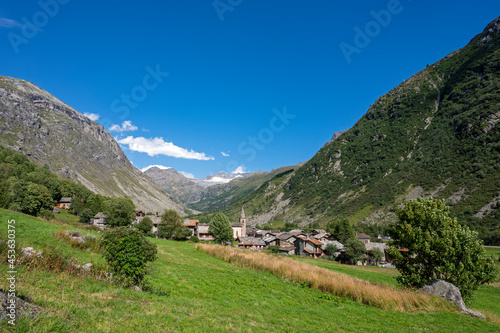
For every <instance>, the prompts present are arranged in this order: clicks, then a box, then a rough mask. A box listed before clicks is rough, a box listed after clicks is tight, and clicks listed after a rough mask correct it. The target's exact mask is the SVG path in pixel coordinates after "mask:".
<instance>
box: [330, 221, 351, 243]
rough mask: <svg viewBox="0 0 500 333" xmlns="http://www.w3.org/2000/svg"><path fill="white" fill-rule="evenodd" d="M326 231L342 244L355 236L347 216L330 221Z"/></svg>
mask: <svg viewBox="0 0 500 333" xmlns="http://www.w3.org/2000/svg"><path fill="white" fill-rule="evenodd" d="M326 231H327V232H328V233H330V234H332V235H334V237H335V238H336V239H337V240H338V241H339V242H341V243H342V244H343V243H344V242H346V241H347V240H348V239H350V238H354V237H355V233H354V230H353V228H352V225H351V222H349V220H348V219H347V218H345V217H342V218H340V219H337V220H335V221H333V222H329V223H328V224H327V225H326Z"/></svg>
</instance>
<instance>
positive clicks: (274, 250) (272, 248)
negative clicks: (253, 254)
mask: <svg viewBox="0 0 500 333" xmlns="http://www.w3.org/2000/svg"><path fill="white" fill-rule="evenodd" d="M267 249H268V250H270V251H271V253H278V252H279V251H280V247H279V246H278V245H270V246H269V247H268V248H267Z"/></svg>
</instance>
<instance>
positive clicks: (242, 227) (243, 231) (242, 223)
mask: <svg viewBox="0 0 500 333" xmlns="http://www.w3.org/2000/svg"><path fill="white" fill-rule="evenodd" d="M231 227H232V228H233V239H238V237H246V236H247V219H246V217H245V209H244V208H243V207H241V214H240V219H239V221H238V223H231Z"/></svg>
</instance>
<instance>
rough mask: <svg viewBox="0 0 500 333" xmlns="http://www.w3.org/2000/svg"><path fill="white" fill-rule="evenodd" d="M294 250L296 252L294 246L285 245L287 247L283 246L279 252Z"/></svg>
mask: <svg viewBox="0 0 500 333" xmlns="http://www.w3.org/2000/svg"><path fill="white" fill-rule="evenodd" d="M292 250H295V246H293V245H285V246H282V247H280V248H279V251H286V252H290V251H292Z"/></svg>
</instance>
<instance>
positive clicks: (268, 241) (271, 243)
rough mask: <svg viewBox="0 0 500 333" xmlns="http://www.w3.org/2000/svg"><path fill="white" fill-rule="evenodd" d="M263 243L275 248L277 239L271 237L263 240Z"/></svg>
mask: <svg viewBox="0 0 500 333" xmlns="http://www.w3.org/2000/svg"><path fill="white" fill-rule="evenodd" d="M263 241H264V243H266V245H267V246H275V245H278V239H277V238H276V237H274V236H271V237H266V238H264V239H263Z"/></svg>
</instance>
